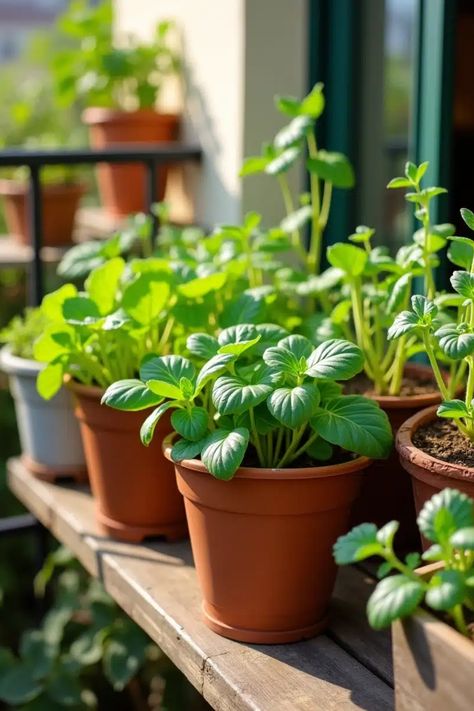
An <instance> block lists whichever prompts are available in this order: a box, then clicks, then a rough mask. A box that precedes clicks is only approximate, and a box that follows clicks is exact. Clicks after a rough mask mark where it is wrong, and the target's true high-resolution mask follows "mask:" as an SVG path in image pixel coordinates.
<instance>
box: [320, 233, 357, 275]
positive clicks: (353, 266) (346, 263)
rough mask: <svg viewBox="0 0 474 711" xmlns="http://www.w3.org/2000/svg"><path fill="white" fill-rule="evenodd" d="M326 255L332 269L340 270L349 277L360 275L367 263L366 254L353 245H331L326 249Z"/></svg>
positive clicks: (341, 243)
mask: <svg viewBox="0 0 474 711" xmlns="http://www.w3.org/2000/svg"><path fill="white" fill-rule="evenodd" d="M326 255H327V258H328V262H329V263H330V264H331V265H332V266H333V267H336V268H337V269H341V270H342V271H343V272H344V274H346V275H347V276H349V277H356V276H359V275H360V274H362V272H363V271H364V268H365V265H366V263H367V252H366V251H365V250H364V249H361V248H360V247H356V246H355V244H347V243H343V242H339V243H338V244H333V245H331V246H330V247H328V250H327V252H326Z"/></svg>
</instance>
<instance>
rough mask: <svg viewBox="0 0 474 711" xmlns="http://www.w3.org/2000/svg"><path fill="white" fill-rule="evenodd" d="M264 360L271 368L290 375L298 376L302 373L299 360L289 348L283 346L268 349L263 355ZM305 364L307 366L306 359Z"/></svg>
mask: <svg viewBox="0 0 474 711" xmlns="http://www.w3.org/2000/svg"><path fill="white" fill-rule="evenodd" d="M263 360H264V361H265V363H266V364H267V365H268V366H270V368H276V369H278V370H280V371H281V372H283V373H286V374H288V375H298V374H299V372H300V362H299V358H297V357H296V356H295V354H294V353H292V352H291V351H290V350H288V348H284V347H282V346H276V347H274V348H267V350H266V351H265V352H264V354H263ZM304 362H305V364H306V358H305V359H304Z"/></svg>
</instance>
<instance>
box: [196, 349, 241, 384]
mask: <svg viewBox="0 0 474 711" xmlns="http://www.w3.org/2000/svg"><path fill="white" fill-rule="evenodd" d="M235 360H236V356H235V355H234V354H233V353H218V354H217V355H215V356H213V357H212V358H211V359H210V360H208V361H207V363H204V365H203V366H202V368H201V370H200V371H199V373H198V376H197V378H196V389H197V390H198V391H201V390H202V388H203V387H204V386H205V385H206V383H208V382H209V381H210V380H213V379H215V378H217V377H218V376H219V375H222V373H225V371H226V370H227V369H228V367H229V365H230V364H231V363H233V362H234V361H235Z"/></svg>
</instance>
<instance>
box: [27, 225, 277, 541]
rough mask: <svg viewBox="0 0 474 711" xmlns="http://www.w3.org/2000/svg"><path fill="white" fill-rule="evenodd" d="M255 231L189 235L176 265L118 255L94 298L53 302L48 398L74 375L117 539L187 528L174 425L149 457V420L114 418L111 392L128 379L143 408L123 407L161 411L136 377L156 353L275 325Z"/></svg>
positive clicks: (102, 273)
mask: <svg viewBox="0 0 474 711" xmlns="http://www.w3.org/2000/svg"><path fill="white" fill-rule="evenodd" d="M245 224H246V225H247V227H245V225H244V227H241V228H235V229H236V230H237V229H240V232H238V235H237V236H234V238H232V239H230V238H228V237H225V236H224V235H222V234H217V235H214V236H210V237H206V236H205V235H203V234H202V233H201V232H200V231H198V230H195V229H194V230H192V229H188V230H183V231H181V232H180V233H179V239H178V238H177V240H176V244H175V245H174V246H172V248H171V250H170V252H171V253H170V254H169V256H168V258H166V259H165V258H164V257H162V256H159V255H160V253H159V252H158V255H157V256H152V257H149V258H136V259H131V260H130V261H129V262H128V263H125V261H124V260H123V259H122V258H121V257H112V258H109V259H108V260H107V261H105V262H104V263H103V264H100V265H99V266H97V267H95V268H94V269H93V270H92V271H91V272H90V274H89V276H88V277H87V279H86V280H85V283H84V291H82V292H79V291H78V290H77V288H76V287H75V286H73V285H72V284H69V285H67V289H68V290H69V291H68V292H67V295H66V296H67V298H64V296H65V289H66V287H63V290H62V291H61V292H56V295H55V294H51V295H49V296H48V297H47V298H48V300H49V302H50V303H51V301H54V300H55V299H56V298H57V299H58V301H57V309H58V319H57V320H56V322H55V324H54V326H53V327H51V328H50V329H47V330H46V331H45V333H44V334H43V335H42V337H41V338H40V339H39V341H38V343H37V344H36V349H38V351H39V352H40V353H41V356H42V357H43V358H44V359H45V360H46V361H47V362H48V367H47V368H46V369H45V372H44V373H43V375H42V380H41V381H38V388H39V392H40V394H41V395H43V396H44V397H49V396H51V395H52V394H53V393H54V392H55V391H56V389H58V388H59V387H60V386H61V384H62V382H63V378H64V377H65V376H68V378H69V380H68V387H69V388H70V389H71V390H72V391H73V392H74V395H75V399H76V414H77V416H78V418H79V420H80V424H81V431H82V436H83V440H84V447H85V452H86V458H87V462H88V468H89V473H90V479H91V485H92V489H93V493H94V495H95V496H96V498H97V502H98V508H97V516H98V520H99V523H100V525H101V527H102V529H103V530H105V531H106V532H108V533H109V534H111V535H114V536H116V537H120V538H124V539H125V538H126V539H127V540H141V539H143V538H144V537H146V536H150V535H158V534H161V535H165V536H167V537H168V538H176V537H179V536H182V535H183V533H184V532H185V530H186V526H185V520H184V510H183V503H182V498H181V497H180V496H179V494H178V492H177V490H176V484H175V477H174V471H173V467H172V465H171V464H169V462H168V461H167V460H166V459H165V458H164V457H163V455H162V450H161V440H162V439H163V437H164V436H165V435H167V434H168V433H169V432H170V429H171V428H170V424H169V420H168V419H167V418H166V417H165V418H164V419H163V420H162V421H161V422H160V425H159V427H158V428H157V432H156V437H155V442H154V444H153V446H152V447H151V448H150V449H149V450H145V449H144V448H143V447H141V445H140V441H139V438H138V436H137V429H138V425H139V422H140V418H141V416H140V415H139V414H138V413H134V412H120V411H117V412H112V411H111V410H107V409H106V408H103V407H101V406H100V400H101V397H102V395H103V393H104V390H105V389H106V388H107V387H108V386H110V385H111V384H112V383H114V382H115V381H117V380H122V379H125V380H126V382H127V383H128V385H129V386H130V387H132V390H133V391H134V393H135V395H136V398H137V401H135V399H134V398H132V400H133V406H131V402H132V401H131V400H128V399H127V397H125V398H124V408H123V409H129V410H135V409H137V410H138V409H141V408H143V407H145V408H151V407H152V406H153V405H156V404H158V402H159V401H160V397H158V396H157V395H153V394H145V395H144V396H143V398H142V394H143V388H141V386H140V383H139V382H138V384H137V380H136V379H137V377H138V375H139V371H140V367H141V364H142V361H143V359H144V357H145V356H147V354H149V353H154V354H156V355H166V354H168V353H172V352H174V351H178V352H179V351H182V350H183V349H184V348H185V345H186V337H187V335H188V334H189V333H191V332H192V331H193V330H195V329H196V328H200V329H205V330H206V331H207V332H208V333H209V334H213V333H215V332H216V331H217V330H218V329H220V328H222V327H224V326H226V325H227V324H228V323H229V322H230V323H234V322H235V320H238V319H239V318H241V317H242V315H244V314H245V315H246V318H248V319H255V320H257V321H258V320H265V318H266V313H267V310H268V309H270V308H272V299H271V294H270V295H268V293H267V290H266V289H263V291H262V290H261V289H260V288H250V287H249V281H248V280H249V278H253V276H255V275H257V276H258V277H260V274H261V271H260V270H257V269H254V270H253V271H252V270H249V269H248V264H249V260H250V259H251V258H252V256H253V255H252V253H251V252H249V250H248V244H247V239H250V238H251V233H253V231H254V228H255V219H253V221H251V218H250V217H247V220H246V223H245ZM236 234H237V233H236ZM185 242H186V243H187V246H186V248H185V245H184V243H185ZM165 249H168V247H166V248H165ZM229 250H232V255H233V258H229V256H228V253H229ZM239 250H240V251H239ZM223 254H227V259H226V261H225V262H224V263H223V260H222V256H223ZM70 266H71V265H70ZM249 271H251V272H252V275H253V276H252V275H251V276H250V277H249ZM270 291H272V290H271V289H270ZM142 367H144V366H142ZM134 383H135V385H137V388H136V390H135V388H134V386H133V384H134Z"/></svg>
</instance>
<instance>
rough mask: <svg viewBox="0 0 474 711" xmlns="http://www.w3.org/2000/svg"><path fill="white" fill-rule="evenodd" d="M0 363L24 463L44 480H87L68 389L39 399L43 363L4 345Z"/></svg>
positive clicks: (79, 436) (0, 354)
mask: <svg viewBox="0 0 474 711" xmlns="http://www.w3.org/2000/svg"><path fill="white" fill-rule="evenodd" d="M0 364H1V367H2V370H4V371H5V373H8V379H9V384H10V391H11V394H12V397H13V400H14V403H15V414H16V421H17V425H18V433H19V435H20V444H21V451H22V455H21V458H22V461H23V463H24V464H25V466H26V467H27V468H28V469H29V470H30V471H31V472H32V473H33V474H34V475H35V476H36V477H37V478H38V479H42V480H44V481H56V480H58V479H64V478H68V479H69V478H70V479H74V480H75V481H78V482H83V481H87V470H86V463H85V459H84V450H83V448H82V442H81V435H80V432H79V427H78V425H77V420H76V418H75V417H74V413H73V409H72V406H73V403H72V398H71V393H70V392H68V391H67V390H66V389H65V388H61V389H60V390H59V392H58V393H57V394H56V395H55V396H54V397H53V398H51V400H43V398H42V397H41V396H40V395H39V394H38V391H37V390H36V378H37V377H38V374H39V373H40V371H41V369H42V368H43V367H44V365H43V364H42V363H38V362H37V361H35V360H27V359H26V358H19V357H18V356H15V355H13V354H12V353H11V352H10V349H9V348H8V347H5V348H2V350H1V351H0Z"/></svg>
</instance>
